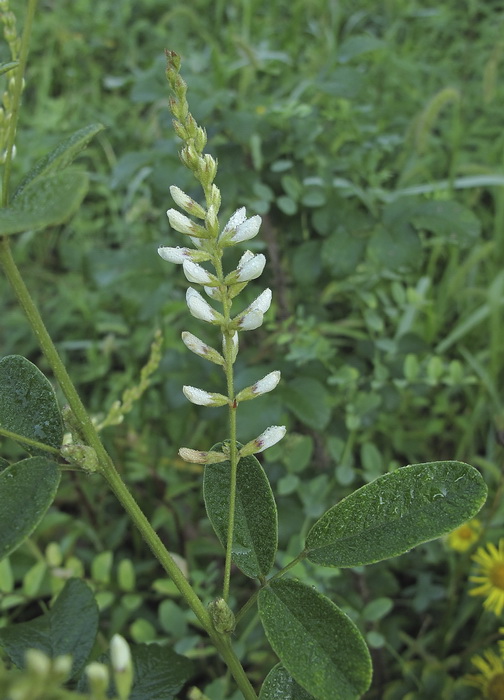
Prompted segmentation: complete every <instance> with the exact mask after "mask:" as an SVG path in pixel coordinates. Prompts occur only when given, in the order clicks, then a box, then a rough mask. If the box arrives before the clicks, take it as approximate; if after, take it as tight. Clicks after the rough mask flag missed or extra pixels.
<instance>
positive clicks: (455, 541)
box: [446, 518, 483, 552]
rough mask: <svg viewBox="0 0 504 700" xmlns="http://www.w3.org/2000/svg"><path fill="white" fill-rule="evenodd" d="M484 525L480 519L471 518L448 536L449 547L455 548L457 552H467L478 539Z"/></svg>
mask: <svg viewBox="0 0 504 700" xmlns="http://www.w3.org/2000/svg"><path fill="white" fill-rule="evenodd" d="M482 530H483V526H482V525H481V523H480V521H479V520H477V519H476V518H475V519H474V520H469V522H468V523H464V524H463V525H461V526H460V527H458V528H457V529H456V530H453V531H452V532H450V533H449V534H448V536H447V537H446V543H447V544H448V547H450V548H451V549H454V550H455V551H456V552H466V551H467V550H468V549H470V547H472V545H473V544H474V543H475V542H477V541H478V539H479V537H480V535H481V532H482Z"/></svg>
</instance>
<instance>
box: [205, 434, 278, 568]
mask: <svg viewBox="0 0 504 700" xmlns="http://www.w3.org/2000/svg"><path fill="white" fill-rule="evenodd" d="M221 448H222V444H218V445H216V446H214V447H212V450H215V451H217V452H219V451H221ZM230 485H231V463H230V462H229V461H226V462H219V463H218V464H207V465H205V473H204V477H203V498H204V500H205V506H206V510H207V514H208V517H209V519H210V522H211V523H212V526H213V528H214V530H215V532H216V534H217V536H218V538H219V540H220V541H221V543H222V546H223V547H226V545H227V532H228V522H229V489H230ZM277 532H278V526H277V510H276V505H275V499H274V498H273V492H272V490H271V486H270V483H269V481H268V477H267V476H266V474H265V472H264V469H263V468H262V466H261V465H260V463H259V461H258V460H257V459H256V457H254V456H253V455H251V456H249V457H242V459H240V461H239V462H238V468H237V474H236V507H235V527H234V537H233V554H232V559H233V562H234V563H235V564H236V566H238V568H239V569H241V571H243V573H244V574H246V575H247V576H250V577H251V578H258V577H261V576H266V575H267V574H268V573H269V571H270V570H271V568H272V566H273V563H274V560H275V554H276V550H277Z"/></svg>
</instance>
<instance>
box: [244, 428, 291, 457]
mask: <svg viewBox="0 0 504 700" xmlns="http://www.w3.org/2000/svg"><path fill="white" fill-rule="evenodd" d="M286 432H287V430H286V428H285V426H284V425H271V426H270V427H269V428H266V430H265V431H264V432H263V433H261V434H260V435H259V437H256V439H255V440H251V441H250V442H247V444H246V445H244V446H243V447H242V448H241V450H240V452H239V455H240V457H248V455H253V454H257V453H258V452H262V451H263V450H266V449H268V447H272V446H273V445H276V443H277V442H280V440H281V439H282V438H283V437H284V435H285V433H286Z"/></svg>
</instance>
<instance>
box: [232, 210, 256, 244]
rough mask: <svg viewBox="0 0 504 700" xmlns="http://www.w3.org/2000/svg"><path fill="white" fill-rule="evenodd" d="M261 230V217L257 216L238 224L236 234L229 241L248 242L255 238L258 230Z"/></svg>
mask: <svg viewBox="0 0 504 700" xmlns="http://www.w3.org/2000/svg"><path fill="white" fill-rule="evenodd" d="M260 228H261V217H260V216H258V215H257V214H256V215H255V216H252V217H251V218H250V219H247V220H246V221H244V222H243V223H242V224H240V225H239V226H238V227H237V229H236V233H235V234H234V235H233V236H231V238H230V240H231V241H232V242H233V243H241V242H242V241H248V240H250V239H251V238H254V236H257V234H258V232H259V229H260Z"/></svg>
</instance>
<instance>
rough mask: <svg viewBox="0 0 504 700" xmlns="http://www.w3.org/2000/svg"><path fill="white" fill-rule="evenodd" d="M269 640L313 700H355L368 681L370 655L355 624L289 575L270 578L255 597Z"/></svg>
mask: <svg viewBox="0 0 504 700" xmlns="http://www.w3.org/2000/svg"><path fill="white" fill-rule="evenodd" d="M258 606H259V616H260V618H261V622H262V624H263V627H264V630H265V632H266V636H267V638H268V641H269V642H270V644H271V646H272V648H273V650H274V652H275V653H276V654H277V656H278V657H279V659H280V661H281V663H282V665H283V666H284V667H285V668H286V669H287V671H288V673H289V674H290V675H291V676H292V677H293V678H294V679H295V681H297V683H299V685H301V686H302V687H303V688H304V689H305V690H306V691H307V692H308V693H310V694H311V695H313V697H314V698H315V700H334V698H335V697H341V698H345V700H354V699H355V700H357V698H360V697H361V695H362V694H363V693H364V692H365V691H366V690H367V688H368V687H369V685H370V683H371V657H370V655H369V651H368V648H367V646H366V644H365V642H364V639H363V638H362V635H361V634H360V632H359V631H358V629H357V627H356V626H355V625H354V623H353V622H352V621H351V620H350V619H349V618H348V617H347V616H346V615H345V613H343V612H342V611H341V610H340V609H339V608H338V607H337V606H336V605H335V604H334V603H333V602H332V601H330V600H329V599H328V598H326V596H324V595H322V594H321V593H319V592H317V591H314V590H313V589H312V588H310V587H308V586H305V585H304V584H302V583H300V582H299V581H295V580H293V579H278V580H275V581H271V582H270V584H269V585H268V586H266V587H265V588H262V589H261V590H260V592H259V597H258Z"/></svg>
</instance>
